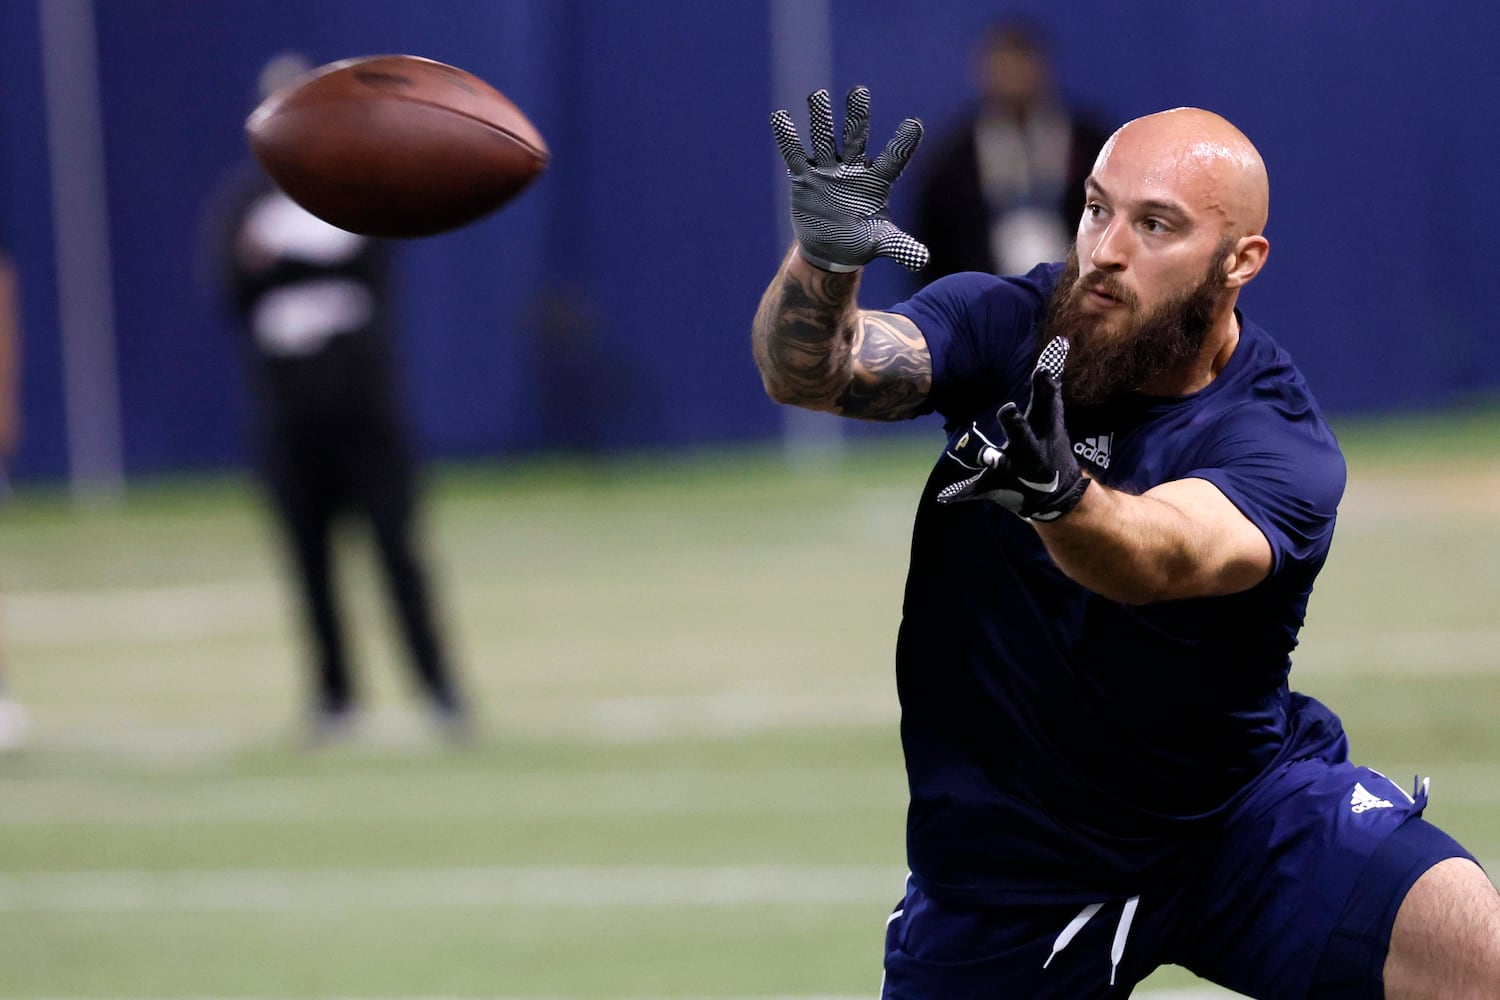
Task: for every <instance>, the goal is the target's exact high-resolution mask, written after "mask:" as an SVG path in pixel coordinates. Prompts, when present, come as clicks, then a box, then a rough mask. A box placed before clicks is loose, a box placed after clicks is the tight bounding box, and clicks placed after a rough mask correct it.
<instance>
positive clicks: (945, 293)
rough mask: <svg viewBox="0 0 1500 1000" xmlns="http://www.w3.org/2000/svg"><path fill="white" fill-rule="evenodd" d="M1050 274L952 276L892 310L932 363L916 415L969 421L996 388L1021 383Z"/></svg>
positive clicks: (1047, 267)
mask: <svg viewBox="0 0 1500 1000" xmlns="http://www.w3.org/2000/svg"><path fill="white" fill-rule="evenodd" d="M1051 268H1052V266H1051V265H1044V266H1042V267H1039V268H1037V269H1035V270H1033V271H1032V272H1031V273H1030V274H1028V275H1026V276H1025V277H1020V278H1016V277H999V276H996V275H993V274H980V273H977V272H966V273H962V274H951V275H947V276H946V277H942V278H939V279H938V280H936V281H934V282H933V283H932V284H930V285H928V286H927V287H925V288H923V289H922V290H921V291H920V292H918V293H917V294H916V295H914V296H913V297H912V298H910V299H908V300H907V301H905V302H902V303H900V304H899V305H896V306H894V307H892V308H891V310H890V311H891V312H893V313H896V314H898V315H901V316H905V317H906V318H907V319H909V320H911V321H912V322H913V323H914V324H916V326H917V329H919V330H920V331H922V336H923V338H924V339H925V340H926V342H927V349H928V351H929V353H930V354H931V357H932V391H931V392H930V393H929V394H928V397H927V400H926V403H925V404H924V406H923V408H922V410H921V412H922V413H931V412H934V411H935V412H937V413H940V414H942V415H943V416H945V417H948V418H962V419H971V418H972V416H973V415H974V414H975V413H976V412H977V410H978V408H979V407H982V406H986V405H990V404H992V403H993V402H994V400H995V398H996V393H997V392H998V391H1000V390H1001V389H1002V387H1013V386H1015V385H1016V384H1017V381H1018V379H1024V378H1025V376H1026V374H1027V372H1029V371H1030V364H1031V353H1032V352H1031V347H1032V345H1033V343H1034V341H1035V337H1036V326H1037V324H1038V322H1039V320H1040V318H1041V316H1042V314H1043V312H1044V310H1045V306H1046V296H1047V294H1048V293H1049V291H1050V289H1051V286H1052V284H1053V281H1054V279H1055V272H1054V271H1053V270H1052V269H1051Z"/></svg>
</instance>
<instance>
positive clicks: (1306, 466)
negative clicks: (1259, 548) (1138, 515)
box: [1188, 408, 1347, 574]
mask: <svg viewBox="0 0 1500 1000" xmlns="http://www.w3.org/2000/svg"><path fill="white" fill-rule="evenodd" d="M1241 413H1242V414H1246V416H1244V417H1242V418H1241V419H1239V420H1237V421H1235V422H1234V423H1233V424H1232V425H1231V426H1230V427H1229V428H1226V433H1224V434H1223V435H1222V436H1220V437H1219V438H1218V439H1217V440H1216V442H1215V444H1214V446H1213V451H1214V452H1216V453H1217V460H1215V461H1213V462H1212V464H1211V465H1209V466H1207V467H1204V468H1200V469H1196V470H1194V471H1192V472H1190V473H1188V476H1189V477H1191V478H1197V479H1204V480H1207V481H1208V482H1211V483H1213V484H1214V486H1216V487H1217V488H1218V489H1219V491H1220V492H1221V493H1223V494H1224V495H1225V496H1226V497H1227V498H1228V499H1229V501H1230V502H1231V503H1233V504H1234V505H1235V506H1236V507H1237V508H1239V510H1240V512H1241V513H1243V514H1244V515H1245V516H1246V517H1247V518H1249V519H1250V521H1251V523H1253V524H1254V525H1255V526H1256V527H1257V528H1259V529H1260V530H1261V533H1262V534H1264V535H1265V536H1266V539H1267V541H1269V542H1270V543H1271V550H1272V554H1273V560H1274V563H1273V570H1272V572H1273V574H1274V573H1279V572H1281V571H1282V570H1283V569H1284V568H1287V567H1288V566H1301V567H1305V568H1311V569H1314V570H1315V569H1316V568H1317V567H1319V566H1321V565H1322V563H1323V560H1324V559H1325V558H1326V557H1327V555H1328V549H1329V545H1330V543H1331V542H1332V540H1333V527H1334V521H1335V519H1336V517H1337V514H1338V506H1339V501H1340V500H1341V499H1342V497H1343V493H1344V485H1345V481H1346V479H1347V469H1346V467H1345V465H1344V458H1343V455H1342V454H1341V453H1340V451H1339V447H1338V443H1337V441H1335V440H1334V437H1333V434H1332V432H1330V431H1329V430H1328V428H1327V426H1326V425H1325V424H1323V422H1322V420H1321V419H1320V418H1318V417H1317V415H1316V413H1315V412H1312V411H1309V412H1307V413H1306V414H1305V415H1303V417H1302V418H1301V419H1293V420H1288V419H1286V414H1285V413H1278V414H1276V419H1269V416H1270V415H1269V414H1267V413H1264V412H1262V413H1253V412H1252V411H1250V410H1249V408H1247V410H1244V411H1241Z"/></svg>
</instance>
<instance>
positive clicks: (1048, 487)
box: [1016, 472, 1062, 493]
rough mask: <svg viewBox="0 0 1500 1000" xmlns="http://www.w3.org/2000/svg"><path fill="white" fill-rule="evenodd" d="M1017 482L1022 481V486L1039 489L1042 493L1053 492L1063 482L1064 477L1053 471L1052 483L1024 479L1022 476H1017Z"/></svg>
mask: <svg viewBox="0 0 1500 1000" xmlns="http://www.w3.org/2000/svg"><path fill="white" fill-rule="evenodd" d="M1016 482H1018V483H1020V484H1021V485H1022V486H1024V487H1026V488H1027V489H1029V490H1039V491H1040V492H1042V493H1052V492H1055V491H1056V490H1057V486H1058V484H1059V483H1060V482H1062V479H1061V477H1060V476H1059V475H1058V474H1057V473H1056V472H1053V473H1052V482H1050V483H1033V482H1032V481H1031V480H1029V479H1022V478H1021V477H1020V476H1017V477H1016Z"/></svg>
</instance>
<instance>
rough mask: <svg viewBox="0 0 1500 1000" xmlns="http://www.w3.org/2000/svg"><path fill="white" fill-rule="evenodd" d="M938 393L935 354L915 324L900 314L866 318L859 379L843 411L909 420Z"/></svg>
mask: <svg viewBox="0 0 1500 1000" xmlns="http://www.w3.org/2000/svg"><path fill="white" fill-rule="evenodd" d="M931 389H932V355H931V354H930V353H928V351H927V341H926V340H925V339H924V338H923V337H922V334H921V331H919V330H918V329H917V326H916V324H915V323H913V322H912V321H911V320H909V319H907V318H906V317H905V316H899V315H896V314H895V313H866V314H864V315H863V316H862V317H861V318H860V322H859V333H858V335H857V336H856V337H855V342H854V378H853V379H852V380H851V381H850V382H849V385H848V387H847V388H845V389H844V392H843V395H841V396H840V397H839V412H840V413H843V414H844V415H845V416H850V417H863V418H865V419H866V420H904V419H906V418H907V417H909V416H911V415H912V414H913V413H915V412H916V410H917V407H919V406H920V405H921V404H922V401H923V400H924V399H926V398H927V393H928V392H929V391H931Z"/></svg>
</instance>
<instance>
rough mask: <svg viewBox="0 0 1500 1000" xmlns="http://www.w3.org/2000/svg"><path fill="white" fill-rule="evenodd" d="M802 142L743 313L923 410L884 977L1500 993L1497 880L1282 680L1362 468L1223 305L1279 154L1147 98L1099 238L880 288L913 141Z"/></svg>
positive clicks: (802, 358)
mask: <svg viewBox="0 0 1500 1000" xmlns="http://www.w3.org/2000/svg"><path fill="white" fill-rule="evenodd" d="M809 107H810V109H811V117H810V125H811V135H812V146H813V149H812V155H811V157H809V155H808V154H807V152H806V151H805V150H804V148H803V146H802V143H801V140H800V139H799V137H798V135H797V130H796V128H795V126H794V125H793V124H792V121H791V118H790V116H789V115H788V114H787V113H786V112H785V111H780V112H777V113H776V114H775V115H773V116H772V126H773V130H774V132H775V135H776V138H777V142H778V145H779V146H780V148H781V152H782V154H783V156H784V157H785V159H786V162H787V166H788V170H789V175H790V181H791V188H792V195H791V211H792V220H793V224H794V228H795V231H796V234H797V244H796V245H795V246H794V247H793V248H792V251H791V252H790V254H789V255H788V256H787V258H786V261H785V263H784V264H783V266H782V268H781V270H780V272H779V273H778V275H777V276H776V278H775V280H774V281H773V282H772V283H771V286H770V288H769V289H768V290H767V292H766V295H765V297H764V299H763V300H762V302H761V306H760V309H759V311H758V312H757V314H756V317H755V321H754V326H753V337H752V341H753V348H754V354H755V358H756V361H757V364H758V365H759V367H760V371H761V374H762V377H763V379H764V381H765V385H766V388H767V391H768V392H769V394H770V395H771V397H772V398H773V399H775V400H777V401H778V402H783V403H790V404H794V405H798V406H803V407H808V408H811V409H817V410H824V411H828V412H832V413H837V414H841V415H843V416H848V417H856V418H864V419H874V420H897V419H904V418H909V417H915V416H919V415H922V414H926V413H932V412H936V413H938V414H941V415H942V417H943V418H944V420H945V428H946V431H947V433H948V441H947V446H946V448H945V450H944V451H943V453H942V455H941V457H940V458H939V459H938V460H937V463H936V465H935V467H934V469H933V472H932V474H931V477H930V478H929V480H928V483H927V487H926V489H925V490H924V493H923V497H922V500H921V502H920V505H919V507H918V511H917V516H916V522H915V528H914V538H913V544H912V554H911V565H910V570H909V575H908V579H907V586H906V595H905V603H904V608H903V616H902V623H901V629H900V634H899V638H898V641H897V649H896V679H897V688H898V692H899V695H900V699H901V706H902V721H901V737H902V746H903V750H904V753H905V757H906V768H907V775H908V782H909V786H910V793H911V801H910V807H909V811H908V821H907V854H908V862H909V864H910V867H911V877H910V879H909V881H908V883H907V887H906V893H905V896H904V897H903V899H902V901H901V903H900V904H899V905H898V906H897V908H896V911H895V913H894V914H893V915H892V917H891V919H890V921H889V923H888V925H887V938H886V961H885V981H884V987H883V994H882V995H883V996H884V997H886V998H891V1000H895V998H902V1000H906V998H921V1000H931V998H936V997H941V998H943V1000H964V998H981V997H983V998H992V997H997V996H1004V997H1019V998H1033V997H1062V998H1068V1000H1079V998H1089V997H1106V996H1108V997H1118V996H1126V995H1128V994H1129V993H1130V991H1131V988H1132V987H1133V986H1134V985H1135V984H1136V983H1138V982H1139V981H1140V980H1141V979H1143V978H1145V977H1146V976H1147V975H1149V974H1150V973H1151V972H1152V971H1153V970H1154V969H1156V968H1157V967H1158V966H1160V965H1163V964H1176V965H1181V966H1185V967H1186V968H1188V969H1190V970H1192V971H1194V972H1196V973H1197V974H1198V975H1200V976H1202V977H1204V978H1206V979H1208V980H1211V981H1213V982H1216V983H1219V984H1221V985H1224V986H1226V987H1228V988H1230V989H1234V990H1237V991H1239V992H1241V993H1243V994H1246V995H1248V996H1252V997H1265V998H1275V1000H1287V998H1293V997H1308V996H1316V997H1335V996H1336V997H1348V998H1353V997H1371V998H1377V997H1429V996H1430V997H1466V998H1494V997H1500V895H1497V894H1496V892H1495V889H1494V887H1493V886H1492V885H1491V884H1490V882H1489V880H1488V878H1487V877H1486V876H1485V874H1484V873H1483V871H1482V870H1481V869H1480V868H1479V866H1478V865H1477V864H1476V863H1475V862H1474V860H1473V858H1472V857H1471V856H1470V855H1469V853H1468V852H1466V851H1465V850H1464V848H1462V847H1461V846H1460V845H1459V844H1458V843H1456V842H1455V841H1454V840H1453V839H1452V838H1451V837H1449V836H1448V835H1447V834H1445V833H1443V832H1442V831H1441V830H1439V829H1438V828H1437V827H1435V826H1433V825H1432V824H1430V823H1429V822H1428V821H1427V820H1425V819H1424V818H1422V813H1423V810H1424V808H1425V807H1426V804H1427V796H1426V788H1425V784H1424V785H1420V786H1418V787H1416V788H1414V789H1413V790H1412V791H1411V793H1410V794H1408V793H1407V792H1406V791H1405V790H1404V789H1403V788H1401V787H1399V786H1397V785H1395V784H1394V783H1392V782H1391V781H1389V780H1388V779H1386V778H1385V777H1383V776H1382V775H1380V774H1379V773H1377V772H1375V771H1373V770H1370V769H1368V768H1365V767H1361V766H1358V765H1356V764H1355V763H1353V762H1352V761H1351V760H1350V759H1349V753H1348V744H1347V740H1346V738H1345V736H1344V732H1343V728H1342V726H1341V724H1340V722H1339V719H1338V717H1337V716H1336V715H1335V714H1334V713H1333V712H1332V711H1330V710H1329V709H1328V708H1326V707H1325V706H1323V705H1322V704H1320V703H1319V702H1317V701H1316V700H1314V699H1312V698H1308V697H1305V696H1303V695H1301V694H1299V693H1297V692H1295V691H1293V690H1291V689H1290V687H1289V685H1288V673H1289V670H1290V666H1291V659H1290V654H1291V650H1292V649H1293V647H1294V646H1295V645H1296V641H1297V633H1298V630H1299V629H1300V627H1301V625H1302V622H1303V617H1304V614H1305V612H1306V608H1307V602H1308V597H1309V595H1310V593H1311V590H1312V586H1313V581H1314V579H1315V578H1316V576H1317V574H1318V572H1319V570H1320V569H1321V568H1322V566H1323V564H1324V561H1325V559H1326V558H1327V555H1328V549H1329V543H1330V540H1331V537H1332V533H1333V527H1334V520H1335V515H1336V511H1337V508H1338V503H1339V499H1340V497H1341V495H1342V493H1343V488H1344V481H1345V468H1344V461H1343V457H1342V455H1341V453H1340V451H1339V447H1338V443H1337V442H1336V441H1335V439H1334V436H1333V434H1332V433H1331V432H1330V431H1329V429H1328V426H1327V425H1326V423H1325V422H1324V420H1323V417H1322V414H1321V413H1320V411H1319V409H1318V406H1317V403H1316V402H1315V401H1314V399H1313V396H1312V394H1311V392H1310V390H1309V389H1308V386H1307V384H1306V382H1305V381H1304V379H1303V377H1302V375H1301V374H1300V373H1299V372H1298V370H1297V368H1296V367H1295V366H1294V364H1293V363H1292V361H1291V359H1290V358H1289V357H1288V355H1287V354H1286V352H1285V351H1283V350H1282V349H1281V348H1280V347H1279V346H1278V345H1277V344H1276V342H1275V341H1274V340H1272V338H1271V336H1270V335H1269V334H1268V333H1267V332H1266V331H1265V330H1263V329H1262V328H1261V327H1259V326H1258V325H1256V324H1255V323H1254V322H1252V321H1251V320H1249V319H1247V318H1246V317H1245V316H1243V315H1242V314H1241V313H1240V311H1239V310H1238V309H1237V308H1236V306H1237V302H1238V298H1239V293H1240V290H1241V289H1242V288H1243V287H1244V286H1245V285H1246V284H1248V283H1249V282H1250V281H1251V280H1252V279H1253V278H1254V277H1255V276H1256V275H1257V274H1258V273H1259V272H1260V270H1261V268H1262V267H1263V266H1264V265H1265V263H1266V259H1267V254H1268V252H1269V249H1270V244H1269V243H1268V241H1267V240H1266V237H1265V235H1264V229H1265V224H1266V217H1267V211H1268V204H1269V187H1268V183H1267V178H1266V170H1265V166H1264V163H1263V161H1262V159H1261V157H1260V154H1259V153H1258V152H1257V151H1256V149H1255V147H1254V146H1253V145H1252V144H1251V143H1250V141H1249V140H1248V139H1247V138H1246V137H1245V136H1244V135H1243V134H1241V133H1240V131H1239V130H1238V129H1236V128H1235V127H1234V126H1233V125H1231V124H1230V123H1229V122H1227V121H1225V120H1224V119H1223V118H1221V117H1219V116H1218V115H1215V114H1212V113H1210V112H1207V111H1203V110H1199V109H1193V108H1179V109H1175V110H1172V111H1165V112H1162V113H1159V114H1154V115H1149V116H1147V117H1144V118H1140V119H1137V120H1135V121H1132V122H1130V123H1128V124H1126V125H1125V126H1123V127H1122V128H1121V129H1120V130H1119V131H1118V132H1116V133H1115V134H1114V135H1113V136H1112V137H1111V138H1110V139H1109V140H1108V142H1106V144H1105V145H1104V147H1103V149H1102V151H1101V152H1100V154H1099V156H1098V159H1097V161H1096V162H1095V164H1094V168H1093V172H1092V174H1091V175H1090V176H1089V178H1088V180H1087V182H1086V186H1085V192H1084V193H1085V196H1086V206H1085V208H1084V212H1083V216H1082V218H1081V219H1080V221H1079V224H1078V230H1077V235H1076V242H1075V244H1074V249H1073V250H1072V251H1070V253H1069V254H1068V259H1067V261H1066V262H1065V263H1063V264H1043V265H1040V266H1038V267H1037V268H1035V269H1034V270H1032V271H1031V272H1029V273H1028V274H1026V275H1025V276H1020V277H997V276H992V275H982V274H960V275H952V276H949V277H946V278H942V279H940V280H938V281H936V282H934V283H932V284H931V285H929V286H927V287H926V288H925V289H923V290H922V291H921V292H919V293H918V294H917V295H916V296H915V297H914V298H912V299H911V300H910V301H907V302H904V303H901V304H899V305H897V306H895V307H893V308H892V309H890V310H888V311H872V310H865V309H861V308H860V307H859V306H858V304H857V299H856V292H857V286H858V283H859V273H860V268H861V267H862V266H864V265H865V264H867V263H868V262H870V261H871V260H873V259H874V258H875V257H876V256H888V257H892V258H894V259H896V260H897V261H899V262H901V263H903V264H905V265H907V266H908V267H913V268H918V267H920V266H921V265H922V264H923V263H924V262H925V259H926V250H925V248H924V247H923V246H922V245H921V244H920V243H918V242H917V241H915V240H914V239H912V238H911V237H910V236H908V235H907V234H906V233H903V232H902V231H901V230H900V229H898V228H897V227H896V226H895V225H894V223H892V222H891V221H890V220H889V219H888V217H887V216H886V212H885V209H886V203H887V199H888V195H889V189H890V186H891V184H892V182H894V181H895V180H896V178H897V177H898V176H899V175H900V173H901V171H902V169H903V168H904V167H905V165H906V163H907V161H908V160H909V158H910V156H911V154H912V152H913V151H914V149H915V148H916V145H917V142H918V140H919V139H920V137H921V125H920V123H918V122H916V121H915V120H913V119H907V120H906V121H904V122H902V124H901V126H900V127H899V128H898V130H897V133H896V136H895V138H893V139H892V141H891V143H890V144H889V145H888V146H887V148H886V149H885V151H884V152H883V153H882V154H881V155H880V156H879V157H877V158H875V159H874V161H873V162H872V161H870V160H869V159H868V158H867V157H866V155H865V146H866V141H867V136H868V128H869V107H870V105H869V92H868V91H867V90H865V89H864V88H856V89H855V90H853V91H851V92H850V94H849V96H848V100H847V104H846V114H845V125H844V130H843V144H842V153H840V150H839V147H838V145H837V144H836V143H835V141H834V131H833V116H832V112H831V107H830V102H829V98H828V94H827V92H826V91H818V92H817V93H815V94H813V95H812V97H811V98H810V100H809Z"/></svg>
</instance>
